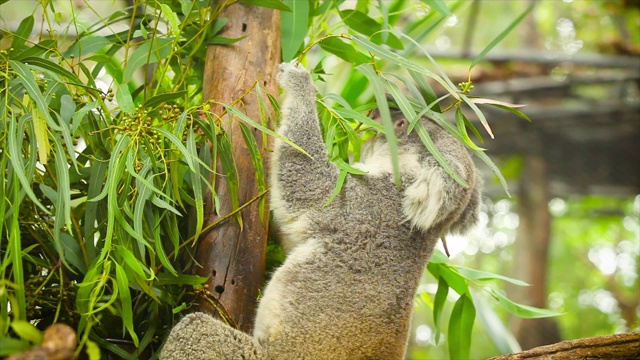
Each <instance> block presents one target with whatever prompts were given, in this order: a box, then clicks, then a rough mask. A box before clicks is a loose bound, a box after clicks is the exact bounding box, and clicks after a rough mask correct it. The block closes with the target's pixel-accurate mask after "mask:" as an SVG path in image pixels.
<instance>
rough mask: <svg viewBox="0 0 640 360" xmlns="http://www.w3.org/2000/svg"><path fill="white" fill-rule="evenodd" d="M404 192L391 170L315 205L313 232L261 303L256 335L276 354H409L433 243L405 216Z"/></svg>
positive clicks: (351, 182) (353, 181) (357, 179)
mask: <svg viewBox="0 0 640 360" xmlns="http://www.w3.org/2000/svg"><path fill="white" fill-rule="evenodd" d="M401 199H402V193H401V191H400V190H398V189H396V188H395V186H394V185H393V183H392V180H391V179H390V178H389V177H378V178H371V177H367V176H353V177H348V178H347V181H346V182H345V185H344V188H343V190H342V191H341V193H340V194H339V195H338V196H337V197H336V198H335V199H334V201H333V202H332V203H330V204H329V205H328V206H326V207H320V206H319V207H317V208H312V209H310V210H309V212H310V213H309V214H307V216H306V219H307V220H306V221H308V224H307V225H308V226H309V231H308V235H309V236H310V237H309V238H308V239H306V240H305V242H304V243H302V244H301V245H299V246H297V247H296V248H294V249H293V251H292V252H291V253H290V254H289V256H288V258H287V261H286V262H285V264H284V265H283V266H282V267H281V268H279V269H278V270H277V271H276V273H275V274H274V276H273V278H272V280H271V282H270V283H269V285H268V287H267V288H266V290H265V292H264V297H263V299H262V300H261V304H260V307H259V310H258V317H257V321H256V330H255V336H256V338H257V339H258V341H260V342H261V343H263V344H265V345H266V350H267V353H268V357H269V359H272V360H277V359H290V358H291V354H296V356H295V358H296V359H381V360H382V359H384V360H392V359H402V357H403V355H404V351H405V347H406V342H407V336H408V333H409V329H408V327H409V324H410V317H411V313H412V310H413V298H414V295H415V291H416V288H417V285H418V282H419V279H420V275H421V274H422V271H423V269H424V266H425V262H426V259H427V258H428V257H429V255H430V254H429V252H430V250H431V248H432V246H430V244H428V241H426V240H425V236H424V234H418V233H414V232H412V231H411V229H410V227H409V225H408V224H407V223H406V222H405V221H404V215H403V213H402V206H401V204H402V201H401ZM372 204H375V206H372ZM320 213H322V214H323V215H322V216H319V215H318V214H320Z"/></svg>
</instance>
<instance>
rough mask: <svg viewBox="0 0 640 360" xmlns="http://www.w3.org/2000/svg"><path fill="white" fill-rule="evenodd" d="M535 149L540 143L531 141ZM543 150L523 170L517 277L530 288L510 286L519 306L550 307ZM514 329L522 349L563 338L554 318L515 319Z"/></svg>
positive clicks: (530, 157) (529, 156)
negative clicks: (520, 304) (548, 298)
mask: <svg viewBox="0 0 640 360" xmlns="http://www.w3.org/2000/svg"><path fill="white" fill-rule="evenodd" d="M531 143H532V144H534V146H533V147H534V148H535V147H536V146H535V145H536V144H537V142H536V141H535V140H534V141H533V142H531ZM541 153H542V152H541V151H535V149H534V153H533V154H527V155H525V156H524V164H523V166H524V169H523V172H522V174H521V176H520V182H519V188H518V215H519V217H520V226H519V227H518V239H517V245H516V254H515V259H514V260H515V261H514V264H516V267H515V271H516V274H515V277H516V278H518V279H523V280H524V281H526V282H528V283H529V284H530V285H531V286H529V287H518V288H515V287H510V290H511V291H510V292H511V294H512V295H513V296H512V298H513V299H514V300H516V301H518V302H520V303H523V304H527V305H531V306H536V307H541V308H542V307H545V306H546V305H547V304H546V303H547V301H546V299H547V263H548V252H549V244H550V242H551V214H550V212H549V205H548V204H549V179H548V174H547V173H548V169H547V167H548V165H547V161H546V159H545V158H544V156H542V155H541ZM512 328H513V331H514V334H515V335H516V338H517V339H518V342H519V343H520V345H521V346H522V348H523V349H531V348H533V347H536V346H541V345H547V344H553V343H556V342H558V341H560V340H562V338H561V337H560V331H559V329H558V325H557V323H556V322H555V320H553V319H546V318H544V319H520V318H515V319H513V320H512Z"/></svg>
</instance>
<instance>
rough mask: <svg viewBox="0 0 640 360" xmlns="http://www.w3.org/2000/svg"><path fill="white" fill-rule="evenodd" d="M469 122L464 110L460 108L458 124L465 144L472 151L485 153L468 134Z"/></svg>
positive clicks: (458, 109)
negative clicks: (467, 125)
mask: <svg viewBox="0 0 640 360" xmlns="http://www.w3.org/2000/svg"><path fill="white" fill-rule="evenodd" d="M468 122H469V120H467V117H466V116H464V114H463V113H462V109H460V107H458V108H457V109H456V124H457V125H458V131H460V134H461V135H462V138H463V139H464V143H465V144H466V145H467V146H468V147H469V148H470V149H471V150H474V151H484V150H485V149H483V148H480V147H478V146H477V145H476V144H475V143H474V142H473V140H471V138H470V137H469V134H468V133H467V127H466V124H467V123H468Z"/></svg>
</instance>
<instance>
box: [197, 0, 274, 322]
mask: <svg viewBox="0 0 640 360" xmlns="http://www.w3.org/2000/svg"><path fill="white" fill-rule="evenodd" d="M222 2H223V1H221V3H222ZM219 17H221V18H227V19H229V21H228V23H227V25H226V26H225V28H224V29H223V31H222V33H221V35H222V36H225V37H229V38H239V37H243V36H246V38H244V39H243V40H241V41H239V42H237V43H235V44H233V45H227V46H220V45H215V46H210V47H209V48H208V50H207V63H206V66H205V75H204V76H205V79H204V81H205V83H204V96H205V99H212V100H215V101H218V102H224V103H233V102H234V101H236V100H237V99H239V98H241V97H242V96H243V95H244V94H245V93H246V92H247V91H249V89H250V88H251V87H252V86H253V85H254V84H255V83H256V81H258V83H259V85H260V86H261V87H262V88H263V89H264V90H266V91H267V92H270V93H272V94H277V85H276V82H275V74H276V72H277V65H278V63H279V61H280V13H279V12H278V11H275V10H272V9H268V8H264V7H258V6H249V5H243V4H240V3H234V4H232V5H230V6H228V7H226V8H225V9H224V10H223V11H222V13H221V14H220V15H219ZM235 106H236V107H238V108H240V109H243V110H244V111H245V112H246V114H247V115H248V116H249V117H250V118H252V119H254V120H256V121H257V122H259V121H260V112H259V107H258V100H257V97H256V96H255V94H249V95H247V96H245V97H244V98H243V99H242V101H241V102H238V103H236V104H235ZM212 110H213V112H214V113H217V114H221V113H222V108H221V107H220V106H214V107H213V108H212ZM221 121H222V122H223V127H224V129H225V130H226V133H227V134H228V135H229V136H230V138H231V141H232V143H233V144H232V149H233V158H234V159H235V162H236V166H237V171H238V175H239V183H240V185H239V186H240V189H239V203H240V204H241V205H242V204H244V203H246V202H248V201H250V200H251V199H253V198H254V197H256V195H257V194H258V191H257V184H256V179H255V176H254V172H255V171H254V167H253V164H252V162H251V157H250V154H249V151H248V150H247V148H246V146H245V141H244V139H243V137H242V133H241V130H240V127H239V125H238V120H235V119H234V120H229V118H228V117H227V116H224V117H223V118H221ZM253 134H254V137H255V139H256V141H257V142H258V145H259V146H261V148H262V149H264V148H265V147H267V146H268V144H263V141H262V138H263V136H262V133H261V132H259V131H258V130H255V129H253ZM265 158H266V157H265V155H264V153H263V159H265ZM219 163H220V162H218V164H219ZM220 173H221V169H218V174H220ZM215 191H216V193H217V194H218V196H219V198H220V204H221V206H220V213H216V212H215V208H214V206H213V204H212V203H211V202H210V197H207V203H206V204H205V216H206V217H207V220H206V222H207V221H208V223H209V224H210V223H212V222H214V221H216V220H218V219H220V218H221V217H224V216H225V215H227V214H229V213H230V212H232V206H231V202H230V200H229V194H228V188H227V183H226V182H225V179H224V177H222V176H218V177H217V181H216V184H215ZM258 205H259V203H258V201H256V202H254V203H252V204H251V205H250V206H248V207H246V208H245V209H244V210H242V212H241V214H242V220H243V228H242V229H241V228H240V226H239V225H238V223H237V221H235V220H234V219H233V217H232V218H230V219H228V220H225V221H224V222H222V223H221V224H220V225H218V226H216V227H214V228H213V229H212V230H211V231H209V232H207V233H205V234H203V235H202V236H201V238H200V242H199V247H198V253H197V256H196V260H197V261H198V263H199V264H200V265H201V266H202V267H199V268H198V269H197V270H196V271H197V273H198V274H200V275H202V276H211V277H210V279H209V281H208V282H207V284H206V288H207V289H208V290H209V291H210V293H211V294H212V295H213V296H215V297H216V298H217V299H218V300H219V304H221V305H222V306H223V307H224V309H226V311H227V313H228V315H230V316H231V318H232V319H233V320H234V321H235V323H236V324H237V325H238V328H239V329H240V330H243V331H246V332H250V331H251V329H252V327H253V319H254V314H255V309H256V300H257V298H258V293H259V289H260V287H261V285H262V283H263V280H264V262H265V249H266V240H267V226H268V211H265V213H264V214H260V213H259V208H258ZM261 215H262V218H263V219H264V222H263V221H262V220H261ZM205 225H207V224H205ZM210 300H211V299H207V298H206V297H201V298H200V299H199V304H200V308H201V310H202V311H205V312H208V313H211V314H217V313H218V310H217V309H216V308H215V307H214V306H212V304H211V302H210ZM218 308H222V307H220V306H219V305H218Z"/></svg>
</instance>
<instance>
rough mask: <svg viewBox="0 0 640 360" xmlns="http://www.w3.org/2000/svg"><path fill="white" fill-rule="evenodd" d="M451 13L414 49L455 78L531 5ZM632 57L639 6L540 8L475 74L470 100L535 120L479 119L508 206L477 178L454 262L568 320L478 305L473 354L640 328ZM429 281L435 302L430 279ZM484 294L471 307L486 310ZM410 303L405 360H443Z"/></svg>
mask: <svg viewBox="0 0 640 360" xmlns="http://www.w3.org/2000/svg"><path fill="white" fill-rule="evenodd" d="M447 4H448V5H449V6H450V8H451V9H452V10H453V12H454V14H455V15H454V16H451V17H449V18H448V19H447V20H446V22H445V23H444V25H443V26H440V27H438V28H437V29H436V30H434V31H433V32H431V33H430V34H429V35H428V36H427V37H426V38H425V39H424V42H423V43H424V45H425V47H426V49H427V51H428V52H429V53H430V54H432V55H433V56H434V57H435V58H436V60H437V61H438V62H439V63H440V64H441V65H442V66H443V67H444V69H445V72H446V73H447V74H448V75H449V76H451V77H452V79H457V80H458V82H460V81H466V80H467V69H468V66H469V65H468V64H469V61H470V59H473V58H474V57H475V55H477V54H478V52H479V51H480V50H482V48H483V47H484V46H486V44H488V43H489V42H490V41H491V40H492V39H493V38H495V37H496V36H497V34H499V33H500V32H501V31H502V30H503V29H504V28H505V27H506V26H507V25H508V24H510V23H511V22H512V21H513V19H514V18H515V17H516V16H517V15H518V14H520V13H522V12H524V11H525V9H526V7H527V6H529V5H530V4H531V1H516V0H511V1H509V0H487V1H462V2H453V1H452V2H447ZM414 31H415V30H414ZM414 33H415V32H414ZM639 55H640V1H633V0H628V1H623V0H620V1H601V0H575V1H571V0H564V1H561V0H545V1H535V7H534V9H533V11H532V12H531V13H530V14H529V15H527V16H526V17H525V18H524V19H523V21H522V22H521V23H520V24H519V25H518V26H517V27H516V28H515V29H514V31H513V32H512V33H511V34H510V35H508V36H507V37H506V38H505V39H504V40H503V41H502V42H500V43H499V44H498V45H497V47H496V48H495V49H493V50H492V51H491V52H490V53H489V54H488V55H487V56H486V58H485V59H486V60H488V61H485V62H483V63H482V64H480V65H479V66H478V67H476V68H474V69H473V71H472V77H471V78H472V79H473V82H474V84H475V89H474V90H473V92H472V94H473V95H477V96H486V97H490V98H498V99H501V100H504V101H507V102H512V103H519V104H526V105H527V106H526V107H524V108H521V109H520V110H522V111H523V112H524V113H526V114H527V115H528V116H529V117H530V118H531V122H530V123H529V122H527V121H525V120H522V119H521V118H518V117H517V116H515V115H513V114H512V113H510V112H507V111H501V110H494V111H491V109H488V110H487V118H488V119H489V122H490V124H491V126H492V129H493V131H494V133H495V139H485V142H484V143H483V144H481V145H480V146H482V147H486V148H487V149H489V151H488V154H489V156H491V158H492V159H493V160H494V161H496V162H497V163H498V164H499V166H500V169H501V171H502V172H503V174H504V175H505V177H506V178H507V180H508V182H509V190H510V192H511V197H508V196H507V195H506V194H505V192H504V190H503V189H502V188H501V186H500V185H499V184H498V182H497V181H496V180H495V179H494V180H492V176H491V172H490V171H489V170H488V169H485V174H486V176H485V192H484V206H483V210H482V214H481V222H480V225H479V226H478V228H477V229H475V230H474V231H473V232H472V233H471V234H470V235H469V236H465V237H455V238H453V237H452V238H448V239H447V244H448V247H449V250H450V252H451V253H452V258H451V259H452V262H453V263H456V264H460V265H464V266H467V267H471V268H474V269H481V270H484V271H490V272H494V273H498V274H503V275H507V276H511V277H513V278H516V279H521V280H524V281H526V282H527V283H529V284H530V285H531V286H529V287H520V286H506V285H505V284H501V283H494V284H490V285H489V286H493V287H496V288H501V289H504V290H506V293H507V295H508V297H509V298H510V299H512V300H514V301H517V302H520V303H523V304H528V305H532V306H536V307H548V308H550V309H552V310H556V311H558V312H561V313H563V315H561V316H558V317H554V318H546V319H528V320H523V319H518V318H515V317H513V316H507V315H506V313H503V312H501V310H500V309H498V308H494V309H493V310H491V308H490V307H489V308H485V309H484V310H483V307H482V306H477V307H478V314H479V315H478V319H479V320H480V321H476V326H475V328H474V338H473V340H472V350H471V354H472V358H478V359H480V358H487V357H490V356H494V355H496V354H497V353H498V352H499V351H498V350H499V349H498V348H500V347H504V348H509V347H510V346H515V348H516V349H517V348H518V346H517V345H514V344H515V342H514V341H513V340H517V342H518V343H519V345H520V347H521V348H522V349H529V348H532V347H535V346H540V345H545V344H551V343H555V342H558V341H561V340H567V339H576V338H582V337H590V336H596V335H604V334H613V333H618V332H627V331H638V330H639V326H640V322H639V320H638V318H639V315H640V290H639V287H638V271H639V269H640V264H639V262H638V259H639V257H638V256H639V254H640V222H639V216H640V196H639V194H640V93H639V87H640V56H639ZM454 82H456V81H455V80H454ZM468 116H469V117H470V118H473V114H471V113H470V114H468ZM482 165H483V164H481V163H480V162H478V166H479V167H482ZM424 281H425V284H424V285H423V286H424V287H425V289H426V290H427V291H428V292H431V293H434V292H435V289H436V287H437V283H435V282H434V280H433V279H430V278H429V276H426V278H425V280H424ZM482 286H487V285H486V284H482ZM482 295H483V294H474V296H475V297H474V299H476V298H478V299H480V300H479V301H478V302H479V303H480V302H483V301H484V302H486V304H487V305H488V306H490V304H492V303H494V302H493V301H492V299H490V298H487V297H483V296H482ZM418 303H419V305H418V314H419V315H418V316H416V317H415V318H414V322H415V324H414V326H415V329H416V330H415V336H414V337H413V339H412V353H411V354H410V358H411V359H426V358H430V359H433V358H443V359H444V358H447V351H446V346H445V344H444V342H442V341H441V343H440V344H439V345H435V332H434V329H433V325H432V324H433V323H432V318H431V309H430V308H429V306H428V304H427V303H426V302H420V301H418ZM483 313H484V314H483ZM444 316H445V317H446V316H447V315H446V313H445V315H444ZM496 319H500V320H501V322H500V321H495V320H496ZM421 320H424V322H423V323H421ZM501 324H505V325H506V327H505V328H504V329H501ZM511 334H512V335H511ZM512 336H513V337H512Z"/></svg>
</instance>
